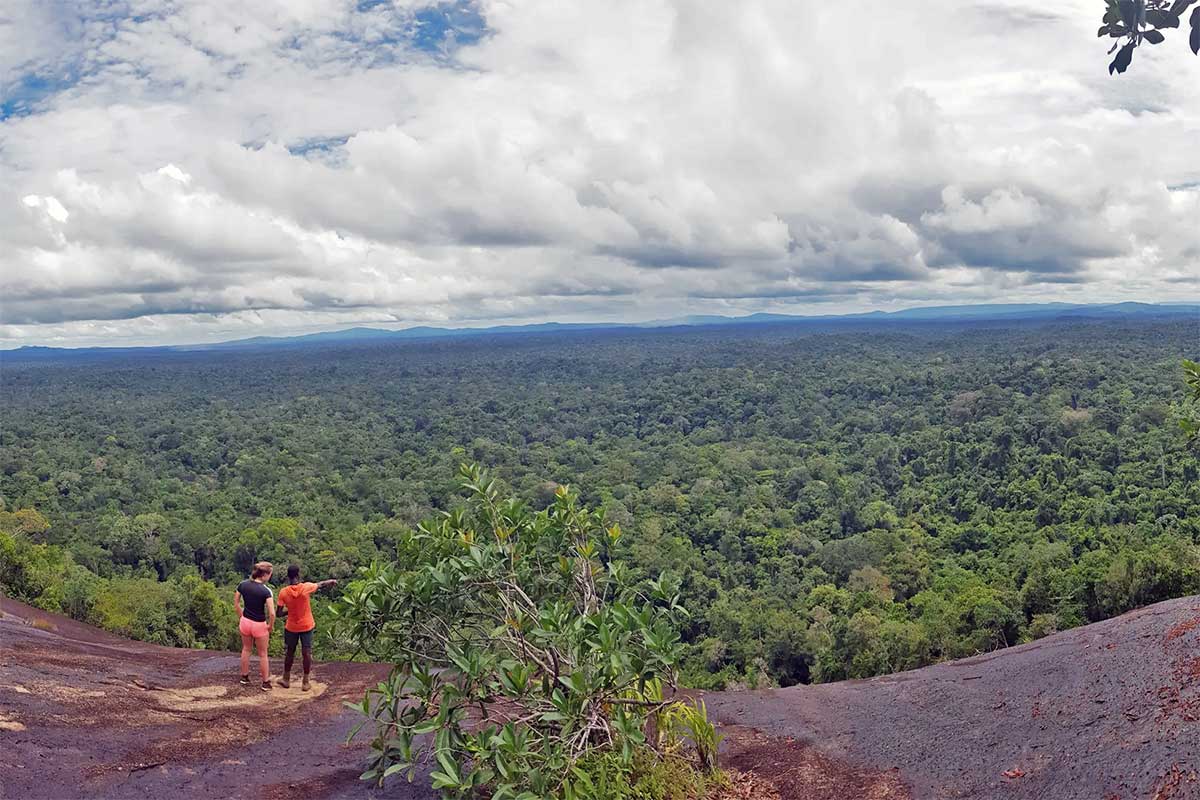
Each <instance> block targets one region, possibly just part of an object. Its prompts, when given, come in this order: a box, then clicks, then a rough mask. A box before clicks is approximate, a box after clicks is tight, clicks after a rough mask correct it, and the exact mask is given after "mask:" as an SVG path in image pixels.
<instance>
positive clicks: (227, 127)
mask: <svg viewBox="0 0 1200 800" xmlns="http://www.w3.org/2000/svg"><path fill="white" fill-rule="evenodd" d="M1102 9H1103V4H1102V3H1101V2H1099V0H1064V1H1063V2H1055V3H1046V2H1044V0H1038V2H1027V1H1026V0H921V2H903V3H816V2H809V0H800V1H799V2H797V0H783V1H782V2H770V0H740V1H739V2H732V3H731V2H711V0H709V1H707V2H688V1H687V0H679V1H678V2H666V1H665V0H664V1H662V2H660V1H659V0H632V2H621V1H620V0H605V2H595V0H586V1H585V2H578V3H576V2H568V0H548V1H547V2H537V0H529V1H528V2H525V1H524V0H511V1H510V2H503V1H497V2H491V0H480V2H477V3H476V2H456V3H446V2H442V3H434V4H430V3H428V2H423V0H382V2H381V1H379V0H375V1H374V2H372V1H371V0H255V2H249V3H247V2H244V0H195V2H193V1H192V0H125V1H124V2H123V1H122V0H101V1H98V2H93V3H89V2H86V0H73V1H72V2H67V0H61V1H58V0H5V2H4V3H3V6H2V7H0V346H6V347H11V346H17V345H21V344H59V345H70V346H75V345H90V344H145V343H167V342H196V341H213V340H219V339H229V338H237V337H240V336H249V335H261V334H277V333H293V332H309V331H313V330H321V329H330V328H339V327H348V326H351V325H358V324H369V325H376V326H381V327H402V326H406V325H413V324H450V325H480V324H493V323H498V322H514V321H539V320H549V319H555V320H645V319H653V318H663V317H672V316H677V315H680V314H685V313H721V314H731V315H732V314H744V313H751V312H754V311H760V310H770V311H783V312H790V313H800V314H819V313H834V312H842V311H857V310H865V309H876V308H878V309H884V310H894V309H897V308H903V307H910V306H915V305H931V304H948V303H964V302H1028V301H1043V300H1068V301H1078V302H1096V301H1112V300H1146V301H1180V300H1197V299H1200V151H1198V150H1197V142H1198V141H1200V59H1197V58H1195V57H1193V56H1192V55H1191V53H1190V52H1189V51H1188V49H1187V46H1186V42H1185V41H1184V39H1185V37H1184V36H1181V35H1180V33H1179V32H1178V31H1177V32H1174V36H1172V37H1171V38H1169V39H1168V41H1167V42H1166V43H1164V44H1162V45H1159V46H1158V47H1156V48H1151V47H1149V46H1146V47H1143V48H1141V49H1140V50H1139V52H1138V55H1137V57H1136V58H1135V61H1134V64H1133V67H1132V68H1131V69H1130V71H1129V72H1128V73H1126V75H1124V76H1121V77H1109V75H1108V73H1107V71H1106V65H1107V61H1108V59H1107V57H1106V50H1107V46H1108V42H1107V40H1098V39H1096V38H1095V32H1096V28H1097V27H1098V24H1099V20H1098V17H1099V15H1100V14H1101V13H1102ZM1184 32H1185V33H1186V29H1185V30H1184ZM1151 50H1153V52H1150V51H1151Z"/></svg>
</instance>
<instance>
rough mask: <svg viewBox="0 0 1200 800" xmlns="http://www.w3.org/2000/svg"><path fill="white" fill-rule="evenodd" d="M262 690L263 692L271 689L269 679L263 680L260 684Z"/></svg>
mask: <svg viewBox="0 0 1200 800" xmlns="http://www.w3.org/2000/svg"><path fill="white" fill-rule="evenodd" d="M262 690H263V691H264V692H269V691H271V682H270V681H263V684H262Z"/></svg>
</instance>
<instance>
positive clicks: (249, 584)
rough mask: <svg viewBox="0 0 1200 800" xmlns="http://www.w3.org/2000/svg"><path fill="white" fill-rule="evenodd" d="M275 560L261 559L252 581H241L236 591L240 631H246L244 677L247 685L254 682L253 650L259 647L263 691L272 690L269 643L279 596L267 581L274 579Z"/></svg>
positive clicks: (243, 679) (234, 601) (235, 604)
mask: <svg viewBox="0 0 1200 800" xmlns="http://www.w3.org/2000/svg"><path fill="white" fill-rule="evenodd" d="M271 571H272V567H271V563H270V562H269V561H260V562H258V563H257V564H255V565H254V571H253V572H251V573H250V578H249V580H244V581H242V582H241V583H239V584H238V587H237V591H235V592H234V593H233V604H234V607H235V608H237V612H238V631H239V632H240V633H241V634H242V678H241V682H242V685H243V686H249V685H250V652H251V651H252V650H255V649H257V650H258V668H259V672H260V673H262V690H263V691H264V692H269V691H271V664H270V661H269V659H268V658H267V645H268V644H269V643H270V641H271V630H272V629H273V628H274V627H275V595H274V593H273V592H272V591H271V587H270V586H268V585H267V581H269V580H270V579H271Z"/></svg>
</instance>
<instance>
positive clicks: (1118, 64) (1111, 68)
mask: <svg viewBox="0 0 1200 800" xmlns="http://www.w3.org/2000/svg"><path fill="white" fill-rule="evenodd" d="M1133 48H1134V44H1133V42H1130V43H1129V44H1127V45H1125V46H1124V47H1122V48H1121V50H1120V51H1119V52H1118V53H1117V57H1116V58H1114V59H1113V60H1112V63H1111V64H1109V65H1108V74H1109V75H1111V74H1113V73H1114V72H1124V71H1125V70H1127V69H1129V62H1131V61H1133Z"/></svg>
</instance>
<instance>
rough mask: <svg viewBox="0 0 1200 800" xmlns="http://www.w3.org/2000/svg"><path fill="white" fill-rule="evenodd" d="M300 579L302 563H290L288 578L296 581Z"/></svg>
mask: <svg viewBox="0 0 1200 800" xmlns="http://www.w3.org/2000/svg"><path fill="white" fill-rule="evenodd" d="M299 579H300V565H299V564H288V580H289V581H295V580H299Z"/></svg>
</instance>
